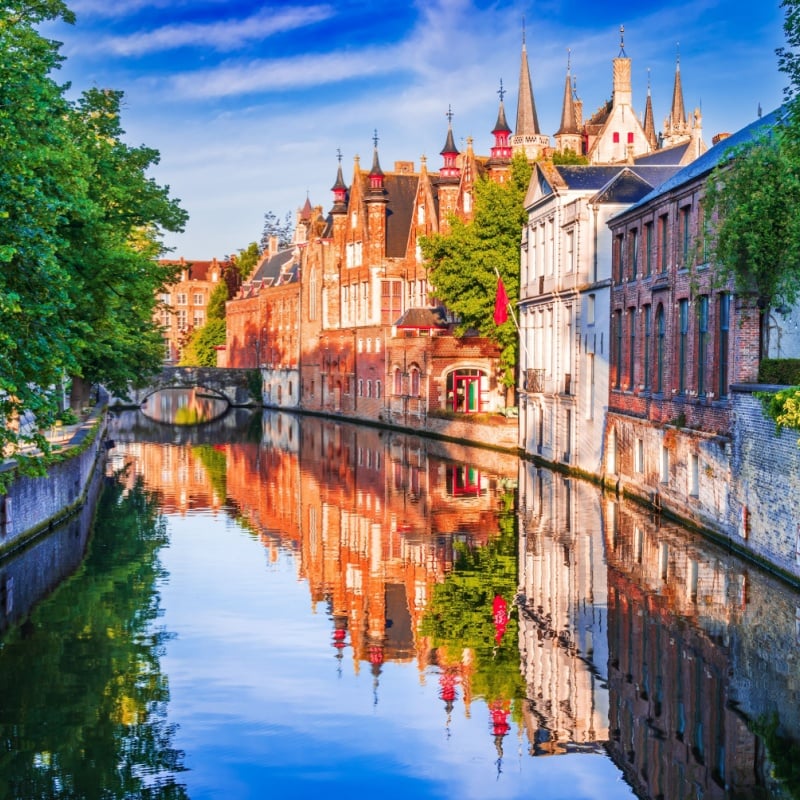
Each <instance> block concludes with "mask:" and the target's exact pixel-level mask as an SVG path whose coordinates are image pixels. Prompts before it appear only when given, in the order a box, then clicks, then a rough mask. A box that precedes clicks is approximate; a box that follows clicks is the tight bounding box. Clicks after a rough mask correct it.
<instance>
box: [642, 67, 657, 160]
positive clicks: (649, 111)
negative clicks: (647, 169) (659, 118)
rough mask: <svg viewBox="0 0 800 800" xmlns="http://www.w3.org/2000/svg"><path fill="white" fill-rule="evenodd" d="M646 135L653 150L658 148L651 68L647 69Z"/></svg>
mask: <svg viewBox="0 0 800 800" xmlns="http://www.w3.org/2000/svg"><path fill="white" fill-rule="evenodd" d="M644 135H645V136H646V137H647V141H648V143H649V144H650V147H652V148H653V150H656V149H658V135H657V134H656V123H655V119H654V118H653V98H652V97H651V96H650V70H649V69H648V70H647V103H646V104H645V107H644Z"/></svg>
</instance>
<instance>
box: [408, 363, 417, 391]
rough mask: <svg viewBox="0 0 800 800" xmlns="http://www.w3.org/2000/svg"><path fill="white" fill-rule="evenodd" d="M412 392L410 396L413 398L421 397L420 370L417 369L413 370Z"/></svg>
mask: <svg viewBox="0 0 800 800" xmlns="http://www.w3.org/2000/svg"><path fill="white" fill-rule="evenodd" d="M410 378H411V390H410V392H409V394H410V395H411V396H412V397H419V370H418V369H417V368H416V367H412V368H411V375H410Z"/></svg>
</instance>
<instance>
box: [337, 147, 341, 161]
mask: <svg viewBox="0 0 800 800" xmlns="http://www.w3.org/2000/svg"><path fill="white" fill-rule="evenodd" d="M336 160H337V161H338V162H339V163H340V164H341V163H342V148H341V147H337V148H336Z"/></svg>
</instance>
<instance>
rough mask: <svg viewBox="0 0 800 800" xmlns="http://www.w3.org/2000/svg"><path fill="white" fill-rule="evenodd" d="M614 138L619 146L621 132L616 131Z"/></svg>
mask: <svg viewBox="0 0 800 800" xmlns="http://www.w3.org/2000/svg"><path fill="white" fill-rule="evenodd" d="M612 138H613V141H614V144H619V131H614V135H613V137H612Z"/></svg>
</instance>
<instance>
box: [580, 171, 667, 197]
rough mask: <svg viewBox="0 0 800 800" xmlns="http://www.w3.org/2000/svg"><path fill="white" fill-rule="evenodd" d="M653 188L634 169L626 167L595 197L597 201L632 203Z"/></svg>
mask: <svg viewBox="0 0 800 800" xmlns="http://www.w3.org/2000/svg"><path fill="white" fill-rule="evenodd" d="M652 188H653V184H651V183H648V182H647V181H646V180H645V179H644V178H642V177H640V176H639V175H637V174H636V173H635V172H634V171H633V170H632V169H630V168H625V169H622V170H620V172H619V173H618V174H617V175H616V176H615V177H614V178H613V179H612V180H611V181H609V182H608V184H606V186H604V187H603V189H602V190H601V191H599V192H598V193H597V194H596V195H595V196H594V197H593V198H592V201H593V202H595V203H625V204H626V205H630V204H631V203H635V202H636V201H637V200H639V199H640V198H642V197H644V196H645V195H646V194H647V193H648V192H650V191H651V190H652Z"/></svg>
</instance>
